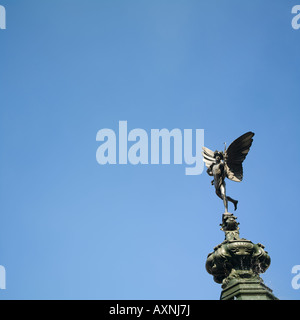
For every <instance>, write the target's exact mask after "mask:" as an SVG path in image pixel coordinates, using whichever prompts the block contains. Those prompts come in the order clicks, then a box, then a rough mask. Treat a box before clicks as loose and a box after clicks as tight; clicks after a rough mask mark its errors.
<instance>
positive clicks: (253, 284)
mask: <svg viewBox="0 0 300 320" xmlns="http://www.w3.org/2000/svg"><path fill="white" fill-rule="evenodd" d="M238 225H239V223H238V222H237V221H236V217H235V216H234V215H233V214H232V213H224V214H223V221H222V224H221V226H222V228H221V230H223V231H224V232H225V240H224V241H223V242H222V243H221V244H219V245H218V246H216V247H215V248H214V251H213V252H212V253H210V254H209V255H208V257H207V260H206V270H207V272H208V273H210V274H212V275H213V277H214V280H215V282H217V283H221V284H222V289H223V290H222V293H221V297H220V299H221V300H233V299H239V300H251V299H253V300H275V299H277V298H276V297H275V296H274V295H273V293H272V290H271V289H270V288H268V287H267V286H266V285H265V284H264V283H263V280H262V279H261V277H260V276H259V274H260V273H264V272H265V271H266V270H267V269H268V267H269V266H270V263H271V259H270V256H269V255H268V252H267V251H265V250H264V246H263V245H262V244H260V243H258V244H254V243H252V242H251V241H249V240H246V239H244V238H240V236H239V227H238Z"/></svg>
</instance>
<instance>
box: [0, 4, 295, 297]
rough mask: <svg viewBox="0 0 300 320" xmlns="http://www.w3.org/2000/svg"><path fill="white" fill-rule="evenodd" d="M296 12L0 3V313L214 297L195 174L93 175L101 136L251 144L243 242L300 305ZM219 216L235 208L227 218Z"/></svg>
mask: <svg viewBox="0 0 300 320" xmlns="http://www.w3.org/2000/svg"><path fill="white" fill-rule="evenodd" d="M297 4H300V3H299V1H298V2H297V1H296V0H293V1H290V0H288V1H287V0H280V1H276V2H275V1H271V0H266V1H259V0H253V1H247V2H245V1H243V2H241V1H237V0H226V1H224V0H215V1H211V0H201V1H199V0H186V1H182V0H180V1H179V0H172V1H171V0H168V1H167V0H159V1H158V0H151V1H148V0H140V1H138V0H126V1H124V0H122V1H121V0H114V1H109V0H98V1H96V0H86V1H78V0H72V1H71V0H62V1H58V0H51V1H50V0H44V1H38V0H22V1H21V0H0V5H2V6H4V7H5V9H6V29H5V30H0V146H1V152H0V212H1V214H0V265H2V266H4V267H5V270H6V289H5V290H0V299H142V300H143V299H200V300H201V299H219V297H220V292H221V286H220V284H217V283H215V282H214V281H213V277H212V276H211V275H210V274H208V273H207V271H206V270H205V261H206V258H207V255H208V254H209V253H210V252H212V251H213V248H214V247H215V246H216V245H218V244H219V243H221V242H222V241H223V240H224V234H223V232H222V231H220V226H219V224H220V223H221V220H222V213H223V212H224V208H223V203H222V201H221V200H220V199H219V198H218V197H217V196H216V195H215V192H214V188H213V187H212V186H211V184H210V181H211V177H209V176H208V175H207V174H206V173H205V171H203V173H202V174H200V175H186V174H185V167H186V165H185V164H184V163H183V164H182V165H180V164H173V163H172V162H171V164H169V165H167V164H164V165H163V164H158V165H154V164H148V165H142V164H137V165H132V164H127V165H124V164H123V165H122V164H115V165H109V164H107V165H100V164H99V163H98V162H97V161H96V151H97V149H98V147H99V146H100V145H101V142H99V141H96V134H97V132H98V131H99V130H101V129H103V128H110V129H112V130H114V131H115V132H116V135H117V139H118V126H119V121H127V124H128V130H132V129H134V128H141V129H144V130H145V131H146V132H147V133H148V134H149V136H150V132H151V129H162V128H167V129H169V130H172V129H174V128H178V129H180V130H182V132H183V130H184V129H192V130H193V132H195V131H196V129H204V144H205V146H206V147H208V148H210V149H212V150H216V149H219V150H223V148H224V142H227V145H228V144H229V143H230V142H232V141H233V140H234V139H236V138H238V137H239V136H240V135H241V134H243V133H245V132H247V131H253V132H255V136H254V142H253V145H252V147H251V150H250V152H249V154H248V156H247V158H246V160H245V162H244V164H243V166H244V180H243V182H242V183H236V182H232V181H228V183H227V194H228V195H230V196H232V197H233V198H236V199H238V200H239V205H238V210H237V211H236V212H234V214H235V215H236V216H237V217H238V221H239V222H240V225H239V227H240V235H241V237H243V238H247V239H249V240H251V241H252V242H254V243H262V244H263V245H264V246H265V249H266V250H267V251H268V252H269V254H270V256H271V265H270V267H269V269H268V270H267V271H266V273H264V274H263V275H262V278H263V280H264V282H265V284H266V285H267V286H269V287H270V288H271V289H272V290H273V293H274V294H275V295H276V296H277V297H278V298H279V299H296V300H298V299H299V298H300V289H298V290H296V289H293V287H292V285H291V282H292V279H293V277H294V276H295V274H292V268H293V267H294V266H295V265H300V249H299V226H300V215H299V201H298V200H299V191H300V188H299V181H300V170H299V168H298V163H299V160H298V159H299V157H300V151H299V138H300V134H299V120H300V111H299V102H300V96H299V90H300V87H299V85H300V79H299V74H300V64H299V51H300V29H298V30H295V29H293V28H292V25H291V21H292V18H293V17H294V16H295V15H293V14H292V13H291V10H292V8H293V6H294V5H297ZM194 147H195V145H194ZM229 210H230V211H231V212H232V211H233V208H232V206H231V204H230V206H229Z"/></svg>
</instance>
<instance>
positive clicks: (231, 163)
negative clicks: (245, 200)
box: [202, 132, 254, 212]
mask: <svg viewBox="0 0 300 320" xmlns="http://www.w3.org/2000/svg"><path fill="white" fill-rule="evenodd" d="M253 136H254V133H253V132H247V133H245V134H243V135H242V136H240V137H239V138H238V139H236V140H234V141H233V142H232V143H231V144H230V146H229V147H228V149H227V150H226V146H225V150H224V152H222V151H215V152H213V151H212V150H210V149H208V148H206V147H203V148H202V149H203V152H202V155H203V159H204V162H205V165H206V166H207V167H208V169H207V173H208V175H210V176H213V177H214V180H212V182H211V184H212V185H214V186H215V189H216V194H217V196H218V197H219V198H221V199H222V200H223V203H224V207H225V212H228V201H230V202H232V203H233V204H234V210H236V209H237V204H238V201H237V200H234V199H232V198H231V197H229V196H226V184H225V178H228V179H230V180H232V181H236V182H241V181H242V180H243V166H242V163H243V161H244V160H245V158H246V156H247V154H248V152H249V150H250V147H251V145H252V141H253V139H252V138H253Z"/></svg>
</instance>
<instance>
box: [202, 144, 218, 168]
mask: <svg viewBox="0 0 300 320" xmlns="http://www.w3.org/2000/svg"><path fill="white" fill-rule="evenodd" d="M202 150H203V151H202V155H203V160H204V162H205V165H206V166H207V168H209V167H210V166H211V165H212V164H213V163H214V162H215V158H214V152H213V151H211V150H210V149H208V148H206V147H202Z"/></svg>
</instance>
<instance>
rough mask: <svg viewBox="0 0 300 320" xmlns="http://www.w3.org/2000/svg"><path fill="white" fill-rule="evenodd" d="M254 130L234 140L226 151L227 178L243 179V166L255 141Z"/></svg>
mask: <svg viewBox="0 0 300 320" xmlns="http://www.w3.org/2000/svg"><path fill="white" fill-rule="evenodd" d="M253 136H254V133H253V132H247V133H245V134H243V135H242V136H240V137H239V138H237V139H236V140H234V141H233V142H232V143H231V144H230V146H229V147H228V149H227V150H226V152H225V170H226V175H227V178H228V179H230V180H233V181H236V182H240V181H242V180H243V166H242V163H243V161H244V160H245V158H246V156H247V154H248V152H249V150H250V147H251V145H252V141H253V139H252V138H253Z"/></svg>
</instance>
